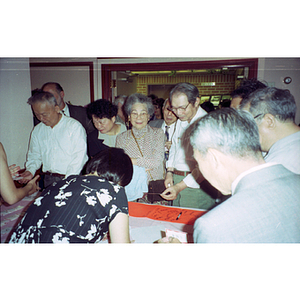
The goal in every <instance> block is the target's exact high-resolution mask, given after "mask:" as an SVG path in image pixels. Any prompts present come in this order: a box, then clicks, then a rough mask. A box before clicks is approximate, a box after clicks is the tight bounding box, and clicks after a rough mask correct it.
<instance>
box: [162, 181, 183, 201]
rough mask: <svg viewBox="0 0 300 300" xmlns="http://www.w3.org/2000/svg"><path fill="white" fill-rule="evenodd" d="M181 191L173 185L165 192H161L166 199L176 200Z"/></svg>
mask: <svg viewBox="0 0 300 300" xmlns="http://www.w3.org/2000/svg"><path fill="white" fill-rule="evenodd" d="M179 192H180V191H178V190H177V187H176V185H172V186H170V187H168V188H167V189H165V190H164V191H163V193H161V194H160V196H161V197H162V198H164V199H165V200H175V199H176V198H177V195H178V194H179Z"/></svg>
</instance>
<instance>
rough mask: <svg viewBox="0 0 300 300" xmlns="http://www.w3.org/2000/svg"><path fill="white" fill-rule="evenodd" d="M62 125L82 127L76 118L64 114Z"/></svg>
mask: <svg viewBox="0 0 300 300" xmlns="http://www.w3.org/2000/svg"><path fill="white" fill-rule="evenodd" d="M62 125H63V126H66V127H68V128H83V129H84V127H83V126H82V124H81V123H80V122H79V121H78V120H76V119H75V118H73V117H68V116H64V118H63V123H62ZM84 130H85V129H84Z"/></svg>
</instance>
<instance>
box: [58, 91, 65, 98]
mask: <svg viewBox="0 0 300 300" xmlns="http://www.w3.org/2000/svg"><path fill="white" fill-rule="evenodd" d="M59 95H60V97H61V98H62V99H64V96H65V92H64V91H61V92H59Z"/></svg>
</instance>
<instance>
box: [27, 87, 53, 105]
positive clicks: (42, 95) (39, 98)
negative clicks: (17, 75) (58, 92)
mask: <svg viewBox="0 0 300 300" xmlns="http://www.w3.org/2000/svg"><path fill="white" fill-rule="evenodd" d="M37 102H48V103H49V104H51V105H53V106H56V105H57V101H56V99H55V97H54V96H53V95H52V94H51V93H49V92H43V91H41V90H38V91H36V92H35V93H34V94H33V96H31V97H30V98H29V99H28V101H27V103H28V104H29V105H32V104H34V103H37Z"/></svg>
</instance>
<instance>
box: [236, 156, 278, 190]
mask: <svg viewBox="0 0 300 300" xmlns="http://www.w3.org/2000/svg"><path fill="white" fill-rule="evenodd" d="M273 165H278V163H274V162H273V163H271V162H269V163H265V164H261V165H259V166H256V167H253V168H251V169H249V170H247V171H245V172H243V173H241V174H240V175H239V176H238V177H237V178H236V179H235V180H234V181H233V182H232V184H231V194H232V195H233V194H234V192H235V189H236V187H237V185H238V183H239V182H240V181H241V179H242V178H243V177H245V176H246V175H248V174H250V173H253V172H255V171H258V170H261V169H264V168H268V167H270V166H273Z"/></svg>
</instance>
